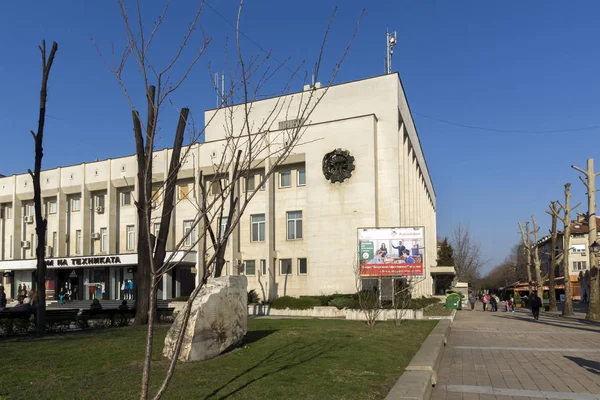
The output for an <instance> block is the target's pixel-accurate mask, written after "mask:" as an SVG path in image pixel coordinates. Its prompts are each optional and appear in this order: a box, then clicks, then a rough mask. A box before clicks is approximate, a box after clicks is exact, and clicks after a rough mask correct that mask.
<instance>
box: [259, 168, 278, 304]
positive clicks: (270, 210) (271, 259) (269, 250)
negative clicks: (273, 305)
mask: <svg viewBox="0 0 600 400" xmlns="http://www.w3.org/2000/svg"><path fill="white" fill-rule="evenodd" d="M271 165H272V160H271V159H270V158H267V159H266V160H265V175H266V174H267V172H268V171H269V170H270V169H271ZM265 196H266V199H267V204H266V208H265V254H266V264H267V274H268V277H265V278H266V279H265V282H266V283H267V288H266V290H265V291H266V292H267V298H268V299H269V300H273V299H275V298H276V297H277V259H276V256H277V253H276V249H275V175H271V176H270V177H269V179H267V182H266V184H265ZM259 265H260V262H259Z"/></svg>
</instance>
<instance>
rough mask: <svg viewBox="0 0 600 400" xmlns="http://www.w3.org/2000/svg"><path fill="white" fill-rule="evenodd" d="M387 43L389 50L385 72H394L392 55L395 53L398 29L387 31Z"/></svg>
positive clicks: (386, 54)
mask: <svg viewBox="0 0 600 400" xmlns="http://www.w3.org/2000/svg"><path fill="white" fill-rule="evenodd" d="M385 39H386V40H385V44H386V48H387V52H386V53H385V73H386V74H391V73H392V55H393V54H394V46H396V31H394V32H386V37H385Z"/></svg>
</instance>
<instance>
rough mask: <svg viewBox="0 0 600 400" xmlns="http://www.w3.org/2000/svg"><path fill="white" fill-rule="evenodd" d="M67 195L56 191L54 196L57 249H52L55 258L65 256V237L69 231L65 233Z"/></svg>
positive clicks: (60, 190) (59, 190)
mask: <svg viewBox="0 0 600 400" xmlns="http://www.w3.org/2000/svg"><path fill="white" fill-rule="evenodd" d="M67 210H68V208H67V195H66V194H65V192H63V191H62V189H58V193H57V194H56V213H57V215H58V229H57V235H58V243H57V248H56V249H54V252H55V253H54V254H55V257H65V256H66V255H67V237H68V234H69V231H67Z"/></svg>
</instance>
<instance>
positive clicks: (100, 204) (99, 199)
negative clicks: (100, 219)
mask: <svg viewBox="0 0 600 400" xmlns="http://www.w3.org/2000/svg"><path fill="white" fill-rule="evenodd" d="M96 207H104V195H103V194H101V195H98V196H96Z"/></svg>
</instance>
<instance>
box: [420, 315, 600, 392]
mask: <svg viewBox="0 0 600 400" xmlns="http://www.w3.org/2000/svg"><path fill="white" fill-rule="evenodd" d="M478 306H479V307H478V309H477V311H474V312H471V311H466V310H465V311H459V312H458V313H457V314H456V318H455V320H454V323H453V325H452V330H451V332H450V337H449V339H448V345H447V346H446V348H445V350H444V354H443V357H442V362H441V364H440V368H439V371H438V380H437V385H436V387H435V388H434V390H433V393H432V395H431V399H432V400H462V399H464V400H479V399H481V400H483V399H485V400H494V399H496V398H497V399H501V400H509V399H513V398H514V399H518V400H521V399H540V398H546V399H569V400H600V324H596V323H590V322H588V321H584V320H577V319H573V318H563V317H560V316H556V315H552V314H550V313H542V314H541V315H540V320H539V321H535V320H533V317H532V316H531V312H530V311H529V310H522V309H517V310H516V311H515V312H514V313H506V312H503V311H498V312H495V313H492V312H485V313H484V312H482V311H481V306H480V305H479V304H478Z"/></svg>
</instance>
